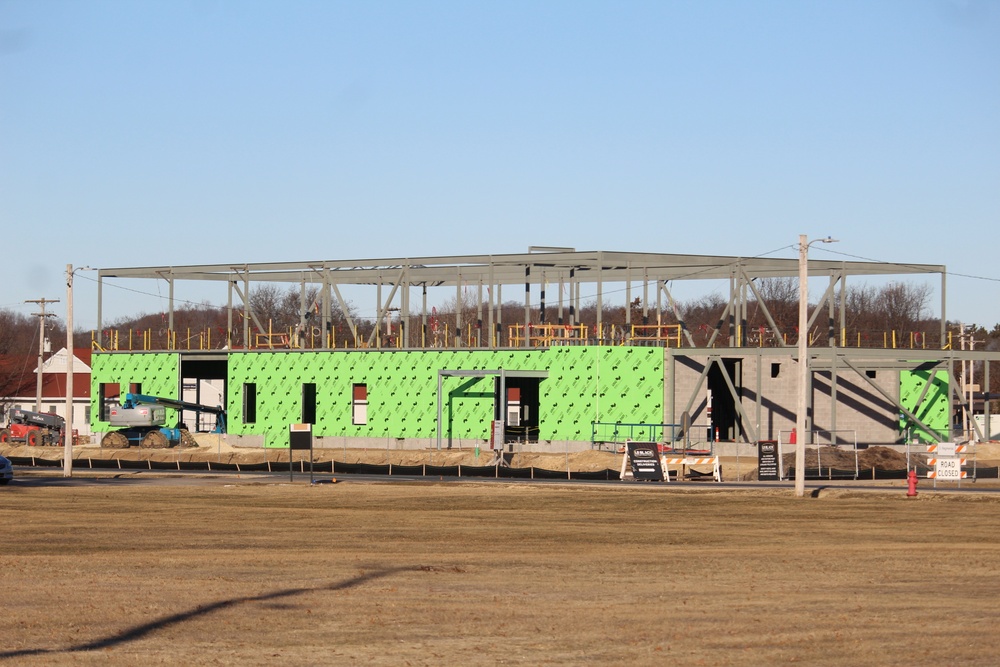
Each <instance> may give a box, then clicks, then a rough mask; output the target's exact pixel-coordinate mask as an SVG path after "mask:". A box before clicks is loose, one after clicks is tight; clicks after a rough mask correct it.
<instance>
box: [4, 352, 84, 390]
mask: <svg viewBox="0 0 1000 667" xmlns="http://www.w3.org/2000/svg"><path fill="white" fill-rule="evenodd" d="M84 353H85V355H84ZM74 355H75V356H76V357H77V358H78V359H79V360H80V361H82V362H83V363H85V364H87V365H88V366H90V350H86V349H85V350H81V351H80V352H76V350H74ZM37 369H38V357H25V356H0V396H2V397H4V398H24V397H33V396H35V395H36V393H37V391H38V374H37V373H36V372H35V371H36V370H37ZM73 397H74V398H89V397H90V373H74V374H73ZM42 398H43V399H45V398H48V399H52V398H63V399H65V398H66V373H43V374H42Z"/></svg>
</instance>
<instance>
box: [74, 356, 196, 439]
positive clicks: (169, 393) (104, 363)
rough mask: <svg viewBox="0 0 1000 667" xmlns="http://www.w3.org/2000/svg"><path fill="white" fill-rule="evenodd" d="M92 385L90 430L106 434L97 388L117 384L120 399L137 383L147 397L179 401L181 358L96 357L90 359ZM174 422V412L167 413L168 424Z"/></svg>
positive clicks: (175, 413)
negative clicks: (101, 417)
mask: <svg viewBox="0 0 1000 667" xmlns="http://www.w3.org/2000/svg"><path fill="white" fill-rule="evenodd" d="M91 383H92V386H91V392H90V396H91V398H90V408H91V409H90V414H91V420H90V427H91V428H92V429H93V430H94V431H98V432H103V431H107V430H109V429H110V425H109V424H108V423H107V422H103V421H101V420H100V416H101V409H100V400H101V398H100V391H99V387H100V385H102V384H113V383H117V384H118V385H120V390H121V395H122V397H123V398H124V396H125V394H126V393H127V392H128V390H129V386H130V385H133V384H139V385H140V386H141V387H142V393H143V394H147V395H149V396H165V397H167V398H179V396H178V391H179V388H180V357H179V356H178V355H176V354H173V353H151V352H150V353H136V354H126V353H121V352H116V353H108V354H95V355H93V357H92V359H91ZM176 420H177V412H176V411H175V410H167V425H168V426H173V425H174V423H175V422H176Z"/></svg>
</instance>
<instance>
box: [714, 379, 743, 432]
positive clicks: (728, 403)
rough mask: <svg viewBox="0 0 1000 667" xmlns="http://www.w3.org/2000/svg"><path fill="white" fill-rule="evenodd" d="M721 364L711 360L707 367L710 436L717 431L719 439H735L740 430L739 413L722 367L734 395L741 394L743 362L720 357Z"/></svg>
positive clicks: (740, 395)
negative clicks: (731, 385)
mask: <svg viewBox="0 0 1000 667" xmlns="http://www.w3.org/2000/svg"><path fill="white" fill-rule="evenodd" d="M721 361H722V366H721V367H720V365H719V364H718V363H715V362H713V363H712V367H711V368H709V369H708V390H709V391H710V392H712V418H711V425H712V429H713V431H712V437H713V438H714V437H715V433H716V432H717V433H718V438H719V440H728V441H733V440H736V439H737V438H738V437H739V435H740V432H741V431H742V424H741V423H740V416H739V413H738V412H737V411H736V398H734V397H733V394H732V393H731V392H730V390H729V385H728V384H726V378H725V375H723V368H725V373H726V375H728V376H729V379H730V381H731V382H732V383H733V387H735V389H736V396H737V397H738V398H742V396H743V363H742V360H740V359H722V360H721Z"/></svg>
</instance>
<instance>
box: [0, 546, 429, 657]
mask: <svg viewBox="0 0 1000 667" xmlns="http://www.w3.org/2000/svg"><path fill="white" fill-rule="evenodd" d="M437 569H438V568H436V567H433V566H427V565H423V566H414V567H394V568H387V569H381V570H375V571H372V572H366V573H364V574H359V575H358V576H356V577H351V578H350V579H346V580H344V581H339V582H334V583H331V584H327V585H325V586H311V587H309V588H289V589H286V590H281V591H273V592H271V593H263V594H261V595H252V596H247V597H239V598H230V599H228V600H219V601H218V602H212V603H210V604H205V605H199V606H197V607H195V608H194V609H190V610H188V611H182V612H179V613H176V614H171V615H169V616H164V617H162V618H158V619H156V620H153V621H150V622H148V623H142V624H141V625H135V626H132V627H131V628H126V629H125V630H123V631H121V632H118V633H115V634H113V635H108V636H107V637H101V638H100V639H95V640H94V641H91V642H87V643H85V644H76V645H75V646H67V647H66V648H26V649H19V650H16V651H0V660H9V659H11V658H21V657H26V656H34V655H55V654H59V653H79V652H83V651H95V650H98V649H102V648H111V647H113V646H118V645H120V644H127V643H128V642H134V641H137V640H139V639H143V638H145V637H147V636H149V635H151V634H154V633H155V632H157V631H158V630H163V629H164V628H169V627H170V626H174V625H180V624H181V623H185V622H187V621H191V620H194V619H197V618H199V617H202V616H207V615H209V614H212V613H215V612H217V611H220V610H222V609H229V608H232V607H238V606H239V605H244V604H249V603H253V602H268V601H277V600H283V599H287V598H293V597H295V596H298V595H303V594H306V593H316V592H322V591H342V590H346V589H349V588H354V587H356V586H360V585H362V584H365V583H368V582H370V581H375V580H378V579H384V578H385V577H388V576H391V575H394V574H398V573H400V572H414V571H434V570H437Z"/></svg>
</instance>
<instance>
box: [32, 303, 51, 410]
mask: <svg viewBox="0 0 1000 667" xmlns="http://www.w3.org/2000/svg"><path fill="white" fill-rule="evenodd" d="M25 303H37V304H39V312H37V313H35V315H36V316H37V317H38V381H37V383H36V387H35V412H41V411H42V361H43V358H42V356H43V354H44V353H45V318H46V317H54V315H53V313H46V312H45V304H47V303H59V299H55V300H52V299H46V298H45V297H42V298H41V299H29V300H27V301H25Z"/></svg>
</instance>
